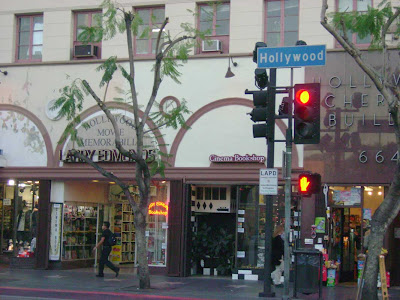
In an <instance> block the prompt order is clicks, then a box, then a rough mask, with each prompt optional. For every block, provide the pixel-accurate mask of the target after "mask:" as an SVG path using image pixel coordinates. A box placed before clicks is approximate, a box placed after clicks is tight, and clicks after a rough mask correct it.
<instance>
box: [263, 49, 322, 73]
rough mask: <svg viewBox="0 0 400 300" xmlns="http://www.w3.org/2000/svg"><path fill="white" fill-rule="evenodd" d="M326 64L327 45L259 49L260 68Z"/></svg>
mask: <svg viewBox="0 0 400 300" xmlns="http://www.w3.org/2000/svg"><path fill="white" fill-rule="evenodd" d="M325 64H326V46H325V45H312V46H293V47H272V48H268V47H267V48H258V49H257V67H258V68H291V67H307V66H325Z"/></svg>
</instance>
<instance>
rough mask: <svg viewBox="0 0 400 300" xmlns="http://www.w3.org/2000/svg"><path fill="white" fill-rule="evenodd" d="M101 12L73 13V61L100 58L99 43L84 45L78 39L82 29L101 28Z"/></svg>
mask: <svg viewBox="0 0 400 300" xmlns="http://www.w3.org/2000/svg"><path fill="white" fill-rule="evenodd" d="M101 16H102V13H101V11H84V12H75V14H74V43H73V46H74V49H73V57H74V59H95V58H101V41H98V42H93V43H89V44H86V43H84V42H83V41H82V39H81V38H80V34H81V33H82V32H83V28H82V27H96V26H101Z"/></svg>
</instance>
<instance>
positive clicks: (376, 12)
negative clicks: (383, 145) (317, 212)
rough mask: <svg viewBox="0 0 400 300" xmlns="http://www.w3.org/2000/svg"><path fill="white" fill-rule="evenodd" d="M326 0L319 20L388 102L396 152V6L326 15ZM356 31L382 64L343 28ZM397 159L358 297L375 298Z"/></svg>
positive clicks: (393, 212)
mask: <svg viewBox="0 0 400 300" xmlns="http://www.w3.org/2000/svg"><path fill="white" fill-rule="evenodd" d="M327 9H328V0H322V9H321V24H322V26H323V27H324V28H325V29H326V30H327V31H328V32H329V33H330V34H331V35H332V36H333V37H334V38H335V39H336V40H337V41H338V43H339V44H340V45H341V46H342V47H343V49H344V50H345V51H346V52H347V53H348V54H349V55H351V57H352V58H353V59H354V61H355V62H356V63H357V64H358V66H360V68H361V69H362V70H363V71H364V72H365V74H366V75H367V76H368V77H369V78H370V79H371V80H372V82H373V84H374V85H375V87H376V88H377V90H378V91H379V92H380V93H381V94H382V95H383V97H384V98H385V99H386V101H387V103H388V110H389V113H390V114H391V116H392V118H393V123H394V126H393V128H394V134H395V135H396V142H397V151H398V153H400V127H399V100H400V89H399V87H398V86H396V84H393V83H392V81H391V80H390V78H392V76H393V73H392V72H393V71H398V70H391V68H390V66H389V65H388V59H387V57H388V45H387V43H386V40H385V38H386V35H387V34H388V30H389V28H392V27H393V26H395V27H396V29H395V31H396V33H397V34H398V33H399V31H400V30H399V24H400V23H399V15H400V9H399V7H396V8H393V7H392V6H391V3H390V2H388V1H387V0H383V1H382V3H381V4H380V5H379V6H378V7H377V8H372V7H368V11H367V12H336V13H333V14H332V15H331V17H332V18H331V22H328V17H327ZM349 30H350V31H351V32H352V33H357V34H358V35H359V37H360V38H364V37H367V36H371V37H372V42H371V48H372V49H374V50H375V51H380V53H381V56H382V65H381V66H380V68H379V69H378V68H376V67H373V66H371V65H370V64H369V63H368V62H367V61H366V59H365V58H364V57H363V53H362V51H360V49H358V48H357V47H356V45H354V44H353V43H352V41H351V40H350V39H349V38H348V36H347V32H348V31H349ZM399 195H400V161H399V159H397V163H396V168H395V171H394V176H393V180H392V182H391V184H390V188H389V191H388V193H387V195H385V199H384V200H383V202H382V203H381V205H380V206H379V208H378V209H377V210H376V211H375V213H374V215H373V217H372V220H371V234H370V237H369V239H368V240H369V242H368V255H367V261H366V265H365V271H364V280H365V283H364V286H363V290H362V296H361V298H362V299H374V300H375V299H378V295H377V285H376V283H377V278H378V269H379V255H380V254H381V249H382V246H383V239H384V236H385V232H386V230H387V228H388V226H389V225H390V224H391V223H392V221H393V219H394V218H395V217H396V216H397V214H398V212H399V210H400V196H399Z"/></svg>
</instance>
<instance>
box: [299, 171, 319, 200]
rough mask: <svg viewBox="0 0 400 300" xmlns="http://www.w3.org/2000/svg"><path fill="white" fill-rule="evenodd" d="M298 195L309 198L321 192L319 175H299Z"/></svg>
mask: <svg viewBox="0 0 400 300" xmlns="http://www.w3.org/2000/svg"><path fill="white" fill-rule="evenodd" d="M298 188H299V194H300V195H302V196H311V195H312V194H318V193H319V192H320V190H321V175H320V174H318V173H310V172H303V173H301V174H300V175H299V186H298Z"/></svg>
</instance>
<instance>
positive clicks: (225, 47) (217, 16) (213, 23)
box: [198, 2, 230, 54]
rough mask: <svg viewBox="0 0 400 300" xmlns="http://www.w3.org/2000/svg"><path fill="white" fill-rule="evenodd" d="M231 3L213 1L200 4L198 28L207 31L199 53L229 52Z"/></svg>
mask: <svg viewBox="0 0 400 300" xmlns="http://www.w3.org/2000/svg"><path fill="white" fill-rule="evenodd" d="M229 23H230V4H229V3H225V2H223V3H212V4H201V5H199V19H198V28H199V30H200V31H202V32H206V35H207V37H208V39H207V40H205V41H202V45H201V47H200V49H199V51H198V52H199V53H202V54H205V53H222V52H223V53H229V26H230V25H229Z"/></svg>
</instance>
